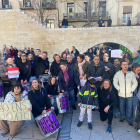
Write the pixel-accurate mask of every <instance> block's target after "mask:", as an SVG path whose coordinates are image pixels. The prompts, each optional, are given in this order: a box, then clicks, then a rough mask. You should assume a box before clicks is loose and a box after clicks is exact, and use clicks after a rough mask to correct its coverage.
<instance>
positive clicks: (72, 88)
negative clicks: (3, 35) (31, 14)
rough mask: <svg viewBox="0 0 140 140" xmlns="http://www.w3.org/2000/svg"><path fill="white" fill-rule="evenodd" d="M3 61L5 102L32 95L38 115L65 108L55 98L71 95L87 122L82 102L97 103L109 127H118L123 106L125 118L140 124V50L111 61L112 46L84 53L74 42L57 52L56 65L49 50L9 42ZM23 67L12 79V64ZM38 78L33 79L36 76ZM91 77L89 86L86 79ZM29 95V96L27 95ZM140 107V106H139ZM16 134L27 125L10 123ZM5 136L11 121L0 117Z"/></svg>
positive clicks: (1, 75) (0, 72)
mask: <svg viewBox="0 0 140 140" xmlns="http://www.w3.org/2000/svg"><path fill="white" fill-rule="evenodd" d="M2 53H3V57H4V59H3V62H1V64H0V81H2V83H3V91H4V98H5V100H4V102H5V103H13V102H19V101H24V100H28V99H29V100H30V103H31V105H30V108H28V111H32V114H33V117H34V118H36V117H37V116H39V115H41V114H44V113H46V110H47V109H50V108H51V109H52V110H54V111H55V113H56V115H57V114H58V113H59V112H58V108H57V105H56V103H55V101H54V103H51V101H50V97H52V96H56V95H59V96H63V95H64V94H66V95H68V96H69V98H70V104H71V108H72V109H73V110H76V109H77V104H78V106H79V107H80V115H79V122H78V124H77V127H80V126H81V125H82V123H83V119H84V114H85V111H86V108H83V107H81V104H86V105H92V106H95V109H96V110H98V111H99V112H100V120H101V121H105V120H107V119H108V127H107V132H108V133H110V132H111V131H112V127H111V125H112V120H113V115H114V111H115V109H118V110H119V111H120V123H123V122H124V120H125V119H126V120H127V122H128V124H129V125H130V126H133V119H134V123H135V124H138V123H139V122H138V120H139V119H138V117H139V116H137V115H136V113H135V112H136V111H137V108H138V107H137V103H139V97H140V91H139V87H140V55H139V53H140V49H139V51H137V52H134V53H133V58H132V56H131V55H130V54H129V53H128V52H127V53H125V54H124V55H123V54H122V58H121V59H120V58H114V59H113V63H111V61H110V54H109V50H108V48H107V47H106V46H105V45H103V47H102V48H95V49H94V50H93V48H90V49H88V51H87V52H85V53H84V54H80V53H79V51H78V50H77V49H76V48H75V47H74V46H72V50H71V51H69V49H68V48H66V50H64V51H63V52H62V54H61V56H60V55H59V54H54V56H53V59H54V61H53V62H52V63H51V64H50V62H49V59H48V54H47V52H46V51H43V52H42V53H41V50H40V49H36V52H34V49H33V48H29V47H28V48H24V50H17V49H16V48H13V47H12V46H11V47H10V49H9V48H8V47H6V45H4V48H3V52H2ZM9 67H18V68H19V78H13V79H9V78H8V68H9ZM43 74H48V75H50V79H49V81H48V83H47V84H46V85H44V87H42V85H41V83H40V79H39V76H40V75H43ZM31 77H32V80H30V79H31ZM82 80H83V81H85V83H84V85H82V84H81V81H82ZM29 82H30V83H31V86H30V90H29V91H24V89H23V87H22V85H23V84H24V83H29ZM25 95H27V96H25ZM92 111H94V110H92V109H91V108H88V109H87V115H88V128H89V129H90V130H91V129H92ZM138 111H139V110H138ZM10 123H11V125H10V135H11V136H15V135H16V134H17V132H18V129H19V128H20V126H21V125H22V124H23V122H22V121H20V122H10ZM0 128H1V137H4V136H5V135H6V134H7V133H8V132H9V127H8V124H7V121H5V120H1V121H0Z"/></svg>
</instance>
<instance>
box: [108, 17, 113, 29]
mask: <svg viewBox="0 0 140 140" xmlns="http://www.w3.org/2000/svg"><path fill="white" fill-rule="evenodd" d="M111 24H112V20H111V19H110V16H109V17H108V25H107V27H111Z"/></svg>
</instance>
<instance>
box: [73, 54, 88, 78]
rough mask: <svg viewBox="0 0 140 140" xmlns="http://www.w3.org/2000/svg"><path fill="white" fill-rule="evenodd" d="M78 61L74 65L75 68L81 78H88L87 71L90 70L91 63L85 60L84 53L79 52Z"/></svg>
mask: <svg viewBox="0 0 140 140" xmlns="http://www.w3.org/2000/svg"><path fill="white" fill-rule="evenodd" d="M77 61H78V62H77V63H76V64H75V66H74V70H75V72H76V73H77V75H78V76H79V79H83V78H84V79H86V73H87V71H88V65H89V63H88V62H86V61H85V60H84V55H82V54H79V55H78V56H77Z"/></svg>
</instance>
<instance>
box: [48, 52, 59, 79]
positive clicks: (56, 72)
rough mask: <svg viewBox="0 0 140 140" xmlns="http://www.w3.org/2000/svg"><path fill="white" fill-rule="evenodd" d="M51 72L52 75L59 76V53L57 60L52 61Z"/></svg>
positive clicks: (56, 56)
mask: <svg viewBox="0 0 140 140" xmlns="http://www.w3.org/2000/svg"><path fill="white" fill-rule="evenodd" d="M50 72H51V75H52V76H56V77H58V75H59V72H60V56H59V55H58V54H57V55H55V60H54V61H53V62H52V65H51V68H50Z"/></svg>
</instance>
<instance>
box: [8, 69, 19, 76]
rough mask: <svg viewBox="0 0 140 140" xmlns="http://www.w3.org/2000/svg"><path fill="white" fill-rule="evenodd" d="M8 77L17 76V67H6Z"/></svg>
mask: <svg viewBox="0 0 140 140" xmlns="http://www.w3.org/2000/svg"><path fill="white" fill-rule="evenodd" d="M8 78H9V79H11V78H19V68H8Z"/></svg>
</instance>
